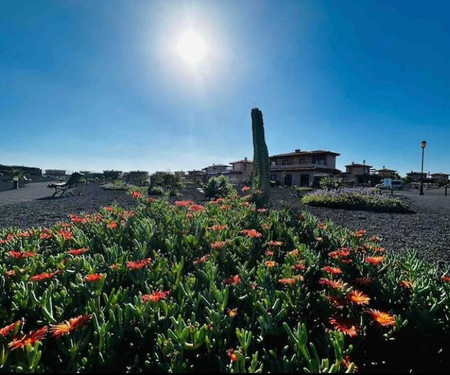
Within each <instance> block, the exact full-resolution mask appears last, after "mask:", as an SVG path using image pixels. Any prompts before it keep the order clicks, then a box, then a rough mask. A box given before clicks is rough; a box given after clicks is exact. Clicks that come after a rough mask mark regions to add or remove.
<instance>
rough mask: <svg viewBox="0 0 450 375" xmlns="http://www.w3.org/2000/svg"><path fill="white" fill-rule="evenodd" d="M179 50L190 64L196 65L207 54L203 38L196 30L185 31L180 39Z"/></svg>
mask: <svg viewBox="0 0 450 375" xmlns="http://www.w3.org/2000/svg"><path fill="white" fill-rule="evenodd" d="M177 51H178V54H179V55H180V56H181V58H182V59H183V60H184V61H186V62H187V63H188V64H191V65H196V64H198V63H199V62H201V61H202V60H203V59H204V57H205V54H206V45H205V42H204V41H203V38H202V37H201V36H200V35H199V34H198V33H197V32H195V31H194V30H188V31H185V32H184V33H183V34H181V36H180V38H179V39H178V44H177Z"/></svg>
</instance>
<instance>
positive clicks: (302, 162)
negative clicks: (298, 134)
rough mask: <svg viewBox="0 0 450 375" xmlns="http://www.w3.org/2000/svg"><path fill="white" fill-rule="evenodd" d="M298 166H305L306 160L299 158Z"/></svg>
mask: <svg viewBox="0 0 450 375" xmlns="http://www.w3.org/2000/svg"><path fill="white" fill-rule="evenodd" d="M298 164H306V159H305V158H300V159H299V160H298Z"/></svg>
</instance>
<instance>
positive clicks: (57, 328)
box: [50, 315, 92, 337]
mask: <svg viewBox="0 0 450 375" xmlns="http://www.w3.org/2000/svg"><path fill="white" fill-rule="evenodd" d="M91 319H92V315H80V316H77V317H76V318H71V319H69V320H66V321H65V322H63V323H60V324H55V325H52V326H51V327H50V331H52V334H53V336H55V337H61V336H64V335H66V334H68V333H70V332H72V331H75V330H77V329H78V328H81V327H82V326H84V325H85V324H86V323H87V322H89V321H90V320H91Z"/></svg>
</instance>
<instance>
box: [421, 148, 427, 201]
mask: <svg viewBox="0 0 450 375" xmlns="http://www.w3.org/2000/svg"><path fill="white" fill-rule="evenodd" d="M420 147H422V169H421V170H420V193H419V195H423V156H424V153H425V147H427V141H422V142H421V143H420Z"/></svg>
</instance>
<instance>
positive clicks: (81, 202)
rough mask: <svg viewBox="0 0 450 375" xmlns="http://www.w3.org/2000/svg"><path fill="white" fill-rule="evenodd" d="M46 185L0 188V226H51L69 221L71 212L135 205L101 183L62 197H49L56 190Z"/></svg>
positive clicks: (125, 195)
mask: <svg viewBox="0 0 450 375" xmlns="http://www.w3.org/2000/svg"><path fill="white" fill-rule="evenodd" d="M46 186H47V183H31V184H27V185H26V186H25V187H24V188H23V189H18V190H15V191H14V190H9V191H3V192H1V191H0V229H2V228H7V227H11V226H14V227H19V228H22V229H25V228H29V227H32V226H41V227H48V226H52V225H54V224H56V222H58V221H67V219H68V215H69V214H80V213H81V212H94V211H96V210H98V209H99V208H100V207H102V206H110V205H112V204H114V203H118V204H119V205H120V206H122V207H124V208H128V207H131V206H133V205H134V204H135V202H134V201H133V200H132V199H131V197H130V196H128V195H127V194H125V192H124V191H118V190H103V189H102V188H101V187H100V186H99V185H98V184H89V185H85V186H81V187H79V188H78V190H79V191H80V193H81V195H77V193H76V192H75V195H74V196H73V197H72V196H71V195H70V194H69V193H66V194H65V195H64V196H63V197H61V198H50V197H51V195H52V194H53V190H52V189H49V188H47V187H46ZM33 196H34V199H33V198H32V197H33Z"/></svg>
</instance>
